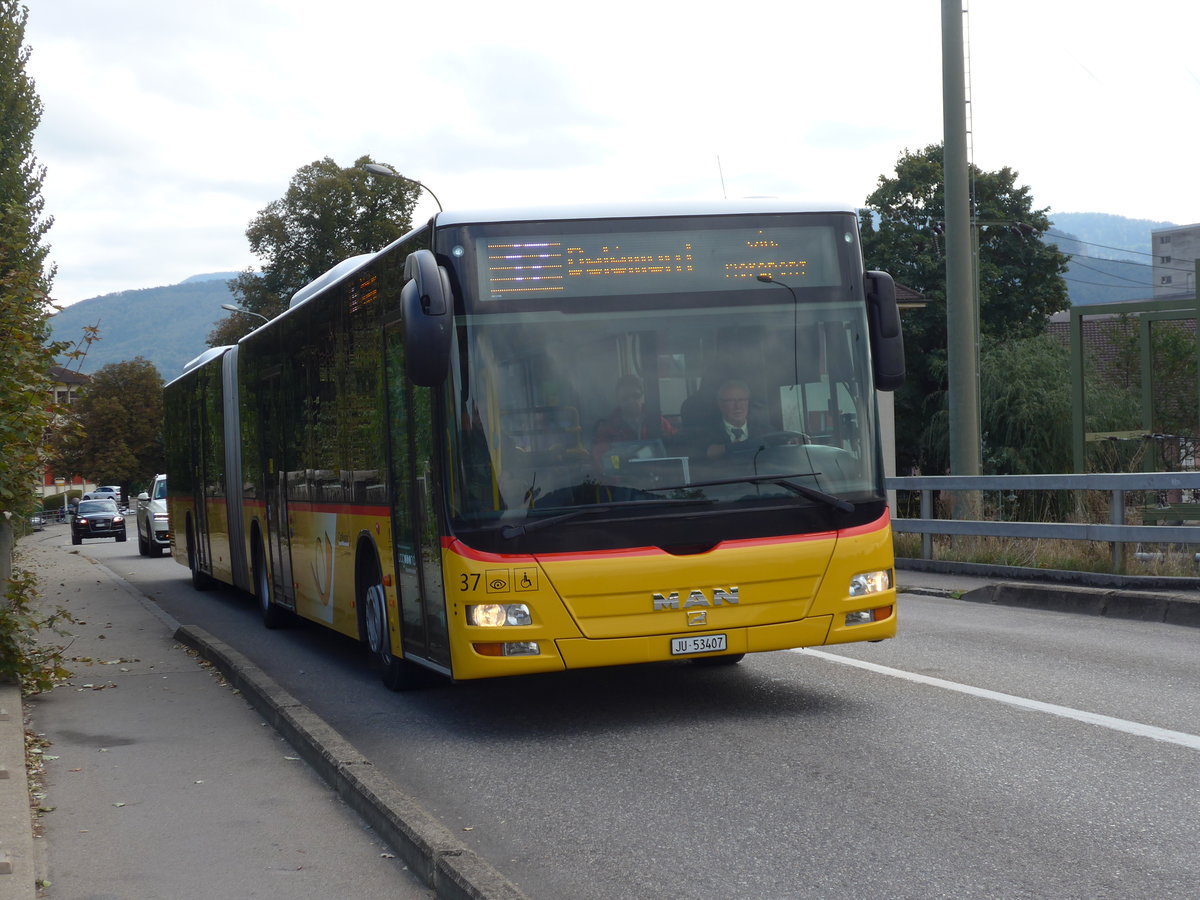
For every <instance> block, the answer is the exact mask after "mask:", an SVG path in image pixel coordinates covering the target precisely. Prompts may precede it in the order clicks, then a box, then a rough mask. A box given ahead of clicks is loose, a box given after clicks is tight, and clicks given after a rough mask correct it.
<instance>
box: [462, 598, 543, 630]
mask: <svg viewBox="0 0 1200 900" xmlns="http://www.w3.org/2000/svg"><path fill="white" fill-rule="evenodd" d="M467 624H468V625H482V626H483V627H485V628H500V627H502V626H504V625H531V624H533V616H531V615H530V614H529V607H528V606H526V605H525V604H524V603H480V604H477V605H473V606H468V607H467Z"/></svg>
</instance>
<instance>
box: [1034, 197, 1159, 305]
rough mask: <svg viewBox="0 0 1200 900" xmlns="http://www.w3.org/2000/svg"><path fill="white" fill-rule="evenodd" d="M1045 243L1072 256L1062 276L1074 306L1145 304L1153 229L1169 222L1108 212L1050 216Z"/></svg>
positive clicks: (1147, 293) (1151, 293)
mask: <svg viewBox="0 0 1200 900" xmlns="http://www.w3.org/2000/svg"><path fill="white" fill-rule="evenodd" d="M1050 218H1051V228H1050V230H1049V231H1048V232H1047V233H1046V242H1047V243H1053V244H1057V245H1058V249H1059V250H1061V251H1062V252H1063V253H1067V254H1070V255H1071V263H1070V267H1069V268H1068V269H1067V273H1066V275H1065V276H1064V277H1065V278H1066V281H1067V293H1068V296H1069V297H1070V298H1071V304H1072V305H1073V306H1084V305H1088V304H1092V303H1119V302H1121V301H1125V300H1143V299H1145V298H1147V297H1150V296H1152V295H1153V293H1154V288H1153V286H1152V285H1151V279H1150V275H1151V263H1152V261H1153V258H1154V257H1153V248H1152V247H1151V244H1150V234H1151V232H1153V231H1154V230H1155V229H1159V228H1173V227H1175V223H1173V222H1153V221H1151V220H1149V219H1127V218H1125V217H1124V216H1114V215H1110V214H1109V213H1057V214H1055V215H1052V216H1051V217H1050Z"/></svg>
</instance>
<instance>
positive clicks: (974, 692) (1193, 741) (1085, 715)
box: [789, 648, 1200, 750]
mask: <svg viewBox="0 0 1200 900" xmlns="http://www.w3.org/2000/svg"><path fill="white" fill-rule="evenodd" d="M789 652H791V653H804V654H808V655H811V656H819V657H820V658H821V659H826V660H829V661H830V662H837V663H842V664H843V665H847V666H856V667H858V668H860V669H866V670H867V671H869V672H878V673H879V674H880V675H890V676H892V677H893V678H903V679H905V680H906V681H914V682H916V683H917V684H928V685H930V686H932V687H937V688H942V689H943V690H947V691H957V692H958V693H960V694H970V695H971V696H973V697H982V698H983V699H985V700H995V701H996V702H997V703H1007V704H1009V705H1011V706H1019V707H1021V708H1023V709H1032V710H1036V711H1037V712H1044V713H1049V714H1050V715H1052V716H1061V717H1062V718H1064V719H1074V720H1075V721H1077V722H1086V723H1087V724H1089V725H1099V726H1100V727H1101V728H1111V729H1112V730H1113V731H1123V732H1125V733H1126V734H1133V735H1137V736H1138V737H1147V738H1150V739H1152V740H1155V741H1165V742H1166V743H1168V744H1179V745H1181V746H1183V747H1189V748H1191V749H1192V750H1200V735H1195V734H1188V733H1187V732H1184V731H1171V730H1169V729H1166V728H1157V727H1155V726H1154V725H1143V724H1142V723H1141V722H1130V721H1129V720H1128V719H1115V718H1113V717H1112V716H1102V715H1100V714H1099V713H1091V712H1085V711H1084V710H1081V709H1072V708H1071V707H1069V706H1058V705H1057V704H1054V703H1043V702H1042V701H1040V700H1030V699H1029V698H1028V697H1018V696H1016V695H1015V694H1003V693H1001V692H1000V691H989V690H987V689H986V688H977V687H972V686H971V685H969V684H959V683H958V682H957V681H946V680H945V679H942V678H931V677H929V676H928V675H918V674H917V673H915V672H905V671H904V670H903V669H892V668H890V667H888V666H881V665H879V664H878V663H872V662H866V661H865V660H861V659H853V658H852V657H849V656H839V655H838V654H836V653H827V652H825V651H824V650H813V649H811V648H800V649H796V650H791V651H789Z"/></svg>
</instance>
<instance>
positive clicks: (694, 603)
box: [651, 587, 738, 612]
mask: <svg viewBox="0 0 1200 900" xmlns="http://www.w3.org/2000/svg"><path fill="white" fill-rule="evenodd" d="M651 596H652V597H653V602H654V611H655V612H660V611H661V610H664V609H694V608H696V607H713V606H723V605H724V604H726V603H729V604H732V605H736V604H737V602H738V589H737V588H736V587H729V588H713V591H712V597H711V598H710V597H709V596H708V594H706V593H704V591H700V590H692V591H688V595H687V599H686V600H683V601H682V603H681V602H680V597H679V591H671V592H670V593H668V594H659V593H654V594H652V595H651Z"/></svg>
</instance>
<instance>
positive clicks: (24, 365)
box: [0, 0, 61, 687]
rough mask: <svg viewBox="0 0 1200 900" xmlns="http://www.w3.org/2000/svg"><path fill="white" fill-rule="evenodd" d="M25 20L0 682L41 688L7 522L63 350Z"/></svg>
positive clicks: (1, 408)
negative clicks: (50, 322)
mask: <svg viewBox="0 0 1200 900" xmlns="http://www.w3.org/2000/svg"><path fill="white" fill-rule="evenodd" d="M28 18H29V11H28V9H26V8H25V7H24V6H22V5H20V4H19V3H17V2H16V0H0V359H2V360H3V361H4V363H3V365H0V585H3V590H4V594H3V598H2V599H0V679H11V678H18V679H22V680H24V681H26V682H27V683H30V684H33V685H34V686H43V687H44V686H47V684H48V682H47V681H46V679H47V678H48V677H50V676H49V675H48V673H52V672H55V671H56V670H55V663H54V661H53V660H51V659H50V657H48V656H47V655H46V654H45V653H43V652H41V651H39V650H38V648H37V645H36V642H35V641H34V638H33V633H34V632H36V631H38V630H39V629H40V628H41V627H43V624H44V623H45V620H43V619H40V618H38V616H36V615H35V614H34V613H33V612H32V611H31V609H32V608H31V605H30V604H31V601H32V597H33V578H32V576H31V575H29V574H28V573H21V572H14V570H13V547H14V543H15V539H14V538H15V535H14V529H13V521H14V520H16V521H20V520H21V519H22V518H23V517H24V516H25V514H26V513H28V512H29V511H30V510H31V508H32V507H33V485H34V484H35V482H36V479H37V473H38V470H39V467H40V462H41V460H40V454H41V446H42V434H43V431H44V430H45V428H46V426H47V424H48V423H49V421H50V416H51V414H52V410H51V409H50V408H49V407H50V400H49V398H50V378H49V372H50V366H51V365H52V364H53V362H54V358H55V356H56V354H57V353H58V351H59V350H60V349H61V347H59V346H58V345H53V344H50V345H48V344H47V343H46V339H47V336H48V330H49V329H48V328H47V324H46V323H47V319H48V317H49V313H50V285H51V282H52V281H53V279H54V271H53V267H50V268H47V266H46V255H47V253H48V252H49V248H48V247H47V246H46V245H45V244H44V243H43V239H44V238H45V236H46V233H47V232H48V231H49V229H50V225H51V222H52V220H51V219H50V218H48V217H47V216H45V215H44V204H43V200H42V180H43V178H44V175H45V169H44V167H42V166H41V165H39V164H38V162H37V160H36V158H35V157H34V155H33V135H34V132H35V130H36V129H37V126H38V123H39V122H40V121H41V117H42V104H41V100H40V99H39V98H38V95H37V92H36V90H35V89H34V83H33V80H32V79H30V78H29V76H28V75H27V74H26V71H25V65H26V62H27V61H28V59H29V52H30V51H29V49H28V48H27V47H26V46H25V23H26V21H27V20H28Z"/></svg>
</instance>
